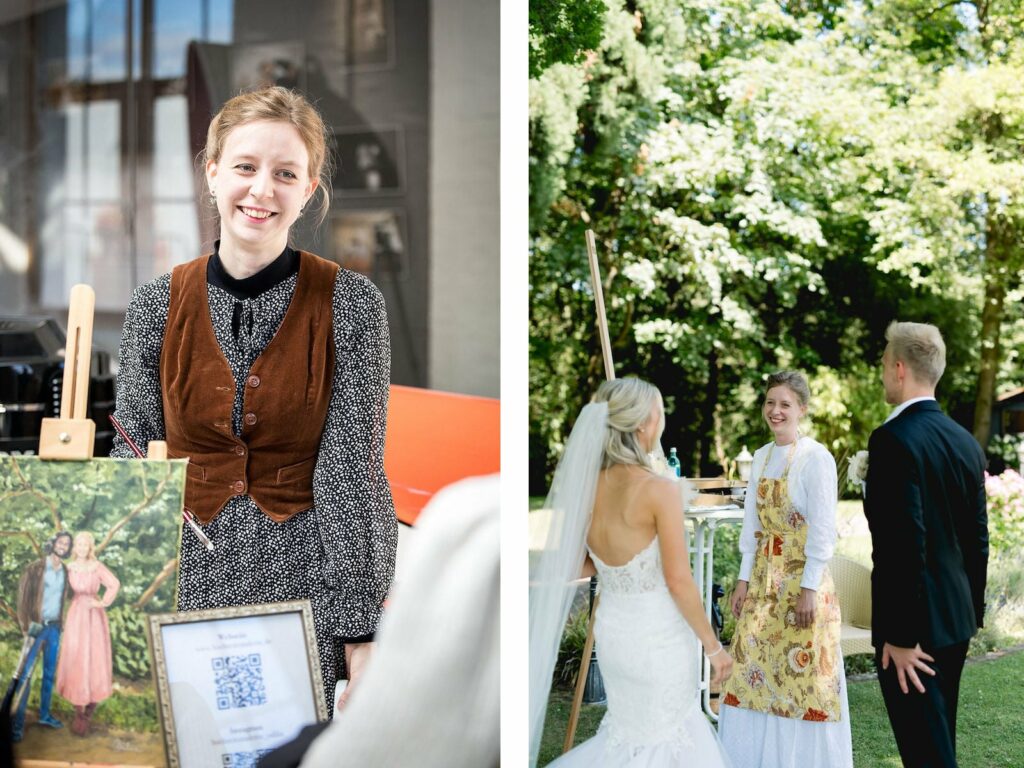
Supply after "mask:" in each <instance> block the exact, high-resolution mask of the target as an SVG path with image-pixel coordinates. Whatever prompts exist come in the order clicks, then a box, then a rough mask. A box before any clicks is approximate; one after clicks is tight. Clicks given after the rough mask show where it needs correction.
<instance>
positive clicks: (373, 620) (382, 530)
mask: <svg viewBox="0 0 1024 768" xmlns="http://www.w3.org/2000/svg"><path fill="white" fill-rule="evenodd" d="M333 314H334V317H333V320H334V344H335V365H334V382H333V386H332V391H331V402H330V406H329V409H328V412H327V420H326V422H325V424H324V433H323V437H322V438H321V442H320V452H319V455H318V457H317V463H316V470H315V473H314V475H313V496H314V501H315V507H316V518H317V525H318V527H319V530H320V536H321V539H322V541H323V545H324V551H325V552H326V555H327V568H326V582H327V586H328V588H329V589H331V590H332V591H333V592H334V593H335V596H336V598H337V601H338V611H339V614H340V618H339V625H338V628H337V635H338V637H339V638H340V639H341V640H342V641H343V642H364V641H366V640H370V639H372V636H373V633H374V632H375V631H376V629H377V624H378V622H379V621H380V616H381V610H382V607H383V604H384V599H385V598H386V597H387V594H388V590H389V589H390V588H391V582H392V579H393V578H394V573H395V554H396V550H397V546H398V521H397V518H396V517H395V507H394V502H393V501H392V499H391V487H390V486H389V485H388V479H387V477H386V476H385V474H384V434H385V429H386V427H387V408H388V394H389V387H390V375H391V343H390V339H389V334H388V323H387V314H386V311H385V307H384V299H383V297H382V296H381V295H380V291H378V290H377V288H376V287H375V286H374V285H373V284H372V283H370V281H369V280H366V279H365V278H362V277H361V276H358V275H355V274H353V273H351V272H348V271H346V270H340V271H339V273H338V277H337V279H336V281H335V284H334V301H333Z"/></svg>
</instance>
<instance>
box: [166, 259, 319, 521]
mask: <svg viewBox="0 0 1024 768" xmlns="http://www.w3.org/2000/svg"><path fill="white" fill-rule="evenodd" d="M209 259H210V257H209V256H204V257H202V258H198V259H195V260H193V261H190V262H188V263H187V264H182V265H180V266H178V267H175V268H174V271H173V272H172V273H171V299H170V307H169V309H168V312H167V328H166V331H165V332H164V344H163V350H162V351H161V353H160V385H161V388H162V389H163V402H164V425H165V427H166V429H167V451H168V455H169V456H171V457H172V458H181V457H185V456H187V457H188V458H189V459H190V461H189V465H188V482H187V483H186V484H185V506H186V507H188V508H189V509H190V510H192V512H193V513H194V514H195V516H196V517H197V518H199V520H200V521H201V522H203V523H208V522H209V521H210V520H212V519H213V518H214V517H215V516H216V515H217V513H218V512H220V510H221V509H223V507H224V505H225V504H226V503H227V501H228V499H230V498H231V497H232V496H239V495H243V494H248V495H249V497H250V498H251V499H252V500H253V501H254V502H256V505H257V506H258V507H259V508H260V509H261V510H263V512H264V513H265V514H266V515H267V516H268V517H269V518H271V519H272V520H276V521H277V522H283V521H284V520H287V519H288V518H290V517H291V516H292V515H294V514H296V513H298V512H301V511H302V510H304V509H309V508H310V507H312V506H313V469H314V467H315V466H316V457H317V450H318V449H319V447H320V436H321V434H322V433H323V428H324V420H325V419H326V416H327V406H328V403H329V402H330V398H331V385H332V382H333V379H334V338H333V333H332V328H333V326H332V311H331V298H332V295H333V290H334V278H335V276H336V275H337V273H338V266H337V265H336V264H332V263H331V262H329V261H326V260H325V259H321V258H319V257H317V256H314V255H313V254H310V253H306V252H304V251H300V252H299V274H298V278H297V283H296V286H295V294H294V295H293V296H292V300H291V303H290V304H289V306H288V311H287V312H286V313H285V316H284V319H283V320H282V321H281V327H280V328H278V330H277V334H276V335H275V336H274V338H273V339H272V340H271V342H270V343H269V344H268V345H267V347H266V349H264V350H263V353H262V354H261V355H260V356H259V358H257V360H256V362H255V363H253V365H252V368H251V369H250V370H249V374H248V375H247V376H246V380H245V395H244V399H243V410H242V413H243V416H242V435H241V437H236V436H235V435H234V433H233V431H232V429H231V410H232V406H233V405H234V399H235V379H234V376H233V375H232V373H231V367H230V365H229V364H228V361H227V359H226V358H225V357H224V354H223V353H222V352H221V349H220V345H219V344H218V343H217V337H216V336H215V335H214V331H213V324H212V322H211V320H210V309H209V303H208V297H207V287H206V265H207V262H208V261H209Z"/></svg>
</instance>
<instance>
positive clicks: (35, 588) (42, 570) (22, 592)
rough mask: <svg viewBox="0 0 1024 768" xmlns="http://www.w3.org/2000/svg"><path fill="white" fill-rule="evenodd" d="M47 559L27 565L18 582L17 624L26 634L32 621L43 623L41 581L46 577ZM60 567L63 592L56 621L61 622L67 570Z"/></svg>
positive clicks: (62, 619) (66, 593)
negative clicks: (59, 612)
mask: <svg viewBox="0 0 1024 768" xmlns="http://www.w3.org/2000/svg"><path fill="white" fill-rule="evenodd" d="M48 557H49V556H47V557H44V558H42V559H40V560H36V561H35V562H34V563H29V564H28V566H27V567H26V568H25V570H24V571H23V572H22V574H21V580H20V581H19V582H18V624H20V625H21V631H22V632H28V628H29V625H30V624H31V623H32V622H33V621H34V622H36V623H37V624H42V623H43V579H44V577H45V576H46V568H47V565H46V561H47V559H48ZM60 567H61V568H63V569H64V591H63V592H62V593H61V596H60V605H61V616H60V617H59V618H58V621H60V622H63V621H64V615H63V608H64V603H66V602H67V599H68V570H67V568H65V567H64V563H61V564H60Z"/></svg>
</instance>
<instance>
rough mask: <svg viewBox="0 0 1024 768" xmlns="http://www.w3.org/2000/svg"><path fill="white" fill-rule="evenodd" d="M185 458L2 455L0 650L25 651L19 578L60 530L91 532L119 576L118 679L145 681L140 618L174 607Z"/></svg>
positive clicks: (114, 612) (113, 624) (114, 625)
mask: <svg viewBox="0 0 1024 768" xmlns="http://www.w3.org/2000/svg"><path fill="white" fill-rule="evenodd" d="M185 467H186V461H184V460H173V461H135V460H128V459H92V460H90V461H84V462H82V461H43V460H41V459H39V458H38V457H25V456H17V457H11V456H0V532H2V538H0V644H6V645H13V646H17V647H20V645H21V632H20V630H19V628H18V625H17V621H16V618H17V613H16V610H17V605H16V602H17V593H18V582H19V580H20V578H21V574H22V571H23V570H24V568H25V566H26V565H28V564H29V563H30V562H32V561H34V560H38V559H39V557H40V556H41V553H42V547H43V545H44V544H45V543H46V542H47V540H48V539H49V538H50V537H51V536H52V535H53V534H54V533H55V532H57V531H58V530H66V531H68V532H69V533H71V534H72V535H74V534H77V533H79V532H81V531H88V532H90V533H92V534H93V536H94V537H95V541H96V556H97V559H99V561H100V562H102V563H103V564H104V565H105V566H106V567H107V568H109V569H110V570H111V571H112V572H113V573H114V575H115V576H116V577H117V578H118V579H119V580H120V582H121V587H120V591H119V592H118V594H117V597H116V599H115V601H114V604H113V605H112V606H111V608H110V609H109V611H108V618H109V620H110V629H111V644H112V646H113V652H114V670H115V674H117V675H120V676H123V677H127V678H132V679H146V678H148V675H149V662H148V653H147V651H146V640H145V636H144V635H142V634H140V631H141V627H142V623H141V616H140V615H139V614H140V612H143V611H144V612H147V613H151V612H159V611H170V610H174V609H175V605H174V590H175V584H176V581H177V568H176V558H177V553H178V542H179V538H180V526H181V510H182V504H183V497H184V487H185Z"/></svg>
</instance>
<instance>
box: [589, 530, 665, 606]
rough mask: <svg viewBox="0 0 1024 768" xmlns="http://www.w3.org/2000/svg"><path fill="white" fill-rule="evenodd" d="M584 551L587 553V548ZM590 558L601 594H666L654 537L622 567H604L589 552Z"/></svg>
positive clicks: (598, 559) (605, 565) (659, 555)
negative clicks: (595, 569) (594, 567)
mask: <svg viewBox="0 0 1024 768" xmlns="http://www.w3.org/2000/svg"><path fill="white" fill-rule="evenodd" d="M587 549H588V551H589V550H590V548H589V547H587ZM590 557H591V558H592V559H593V561H594V565H595V566H596V568H597V574H598V576H599V577H600V578H599V580H598V583H599V584H600V587H601V591H602V592H610V593H614V594H620V595H638V594H643V593H645V592H667V591H668V587H667V586H666V585H665V575H664V573H663V572H662V569H661V551H660V550H659V549H658V537H657V536H655V537H654V538H653V539H651V543H650V544H648V545H647V546H646V547H644V548H643V549H642V550H640V551H639V552H637V553H636V554H635V555H633V558H632V559H631V560H630V561H629V562H628V563H626V564H625V565H607V564H606V563H605V562H604V561H603V560H601V558H599V557H598V556H597V555H596V554H594V552H593V551H590Z"/></svg>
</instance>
